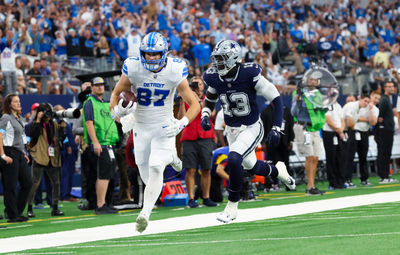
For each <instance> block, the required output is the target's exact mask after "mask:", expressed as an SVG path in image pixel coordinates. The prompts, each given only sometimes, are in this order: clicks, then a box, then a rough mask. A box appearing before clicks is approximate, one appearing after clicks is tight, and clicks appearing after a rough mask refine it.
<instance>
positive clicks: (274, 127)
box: [271, 126, 281, 133]
mask: <svg viewBox="0 0 400 255" xmlns="http://www.w3.org/2000/svg"><path fill="white" fill-rule="evenodd" d="M271 129H272V130H275V131H278V132H279V133H280V132H281V128H280V127H278V126H273V127H272V128H271Z"/></svg>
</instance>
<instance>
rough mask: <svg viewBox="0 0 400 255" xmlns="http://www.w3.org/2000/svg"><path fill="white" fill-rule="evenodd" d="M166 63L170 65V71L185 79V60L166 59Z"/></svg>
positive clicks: (186, 73) (187, 72)
mask: <svg viewBox="0 0 400 255" xmlns="http://www.w3.org/2000/svg"><path fill="white" fill-rule="evenodd" d="M168 61H169V62H170V63H172V67H173V68H172V71H173V72H174V73H176V74H177V76H179V77H187V76H188V74H189V71H188V67H187V65H186V62H185V60H183V59H181V58H178V57H168Z"/></svg>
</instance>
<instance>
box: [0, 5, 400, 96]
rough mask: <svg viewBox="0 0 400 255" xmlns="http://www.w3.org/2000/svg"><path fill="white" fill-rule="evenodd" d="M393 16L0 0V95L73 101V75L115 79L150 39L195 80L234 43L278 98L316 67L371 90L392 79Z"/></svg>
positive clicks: (356, 9)
mask: <svg viewBox="0 0 400 255" xmlns="http://www.w3.org/2000/svg"><path fill="white" fill-rule="evenodd" d="M399 6H400V3H399V2H398V1H384V0H382V1H353V0H340V1H322V2H321V1H311V0H303V1H298V0H292V1H279V0H269V1H258V0H253V1H244V0H241V1H240V0H232V1H224V0H220V1H196V0H192V1H189V0H181V1H169V0H149V1H140V0H133V1H128V0H121V1H115V0H113V1H111V0H103V1H90V0H88V1H81V0H66V1H53V0H48V1H45V0H38V1H26V0H25V1H17V0H14V1H9V0H8V1H7V0H6V1H4V3H3V4H2V5H0V37H1V38H2V39H1V47H0V49H1V52H2V55H1V70H2V76H1V82H2V92H3V95H5V94H7V92H15V91H17V92H18V93H19V94H25V93H45V94H47V93H51V94H75V93H77V92H78V91H79V83H78V84H73V83H72V82H71V80H73V75H72V74H73V73H76V72H84V71H86V72H93V71H106V70H112V69H115V68H116V69H118V67H119V66H120V65H121V63H122V62H123V61H124V59H126V58H127V57H129V56H135V55H136V56H137V55H138V54H139V46H140V41H141V38H142V36H143V35H144V34H146V33H148V32H150V31H160V32H162V33H163V34H164V36H165V37H166V38H167V40H168V42H169V47H170V51H171V52H170V54H172V55H174V56H179V57H181V58H184V59H186V60H187V62H188V63H189V64H190V69H189V71H190V72H191V74H193V75H199V74H200V73H201V71H203V70H204V69H205V68H206V67H207V66H208V65H209V63H210V61H209V56H210V52H211V50H212V48H213V47H214V45H215V44H216V43H217V42H218V41H219V40H221V39H232V40H236V41H238V42H239V44H240V45H241V47H242V55H243V58H244V59H245V60H246V61H256V62H258V63H259V64H260V65H261V66H262V67H263V68H264V74H265V75H266V76H267V78H269V79H270V80H271V81H272V82H273V83H274V84H276V85H278V86H279V88H280V91H281V92H284V93H286V92H290V91H292V90H293V86H291V85H295V80H293V79H291V77H294V76H295V75H296V74H301V73H303V72H304V70H306V69H307V68H309V66H310V63H311V62H315V61H322V62H324V63H325V64H326V65H327V66H329V67H330V68H331V69H332V70H333V71H335V75H337V76H339V77H340V76H344V75H346V74H350V75H353V76H354V77H355V76H356V75H359V74H368V75H365V79H364V80H363V81H360V82H361V83H364V84H366V83H372V84H371V85H370V86H371V87H372V88H371V90H374V89H375V87H376V86H375V85H374V82H376V81H380V79H382V77H383V76H387V75H394V76H395V78H398V74H397V70H398V69H399V68H400V56H399V44H398V41H399V39H400V37H399V25H398V24H399V14H400V11H399ZM278 64H279V65H278ZM71 73H72V74H71ZM369 76H371V77H369ZM14 83H17V87H15V85H14ZM364 84H363V85H364ZM357 89H358V87H357ZM9 90H11V91H9ZM357 92H360V91H359V90H358V91H357Z"/></svg>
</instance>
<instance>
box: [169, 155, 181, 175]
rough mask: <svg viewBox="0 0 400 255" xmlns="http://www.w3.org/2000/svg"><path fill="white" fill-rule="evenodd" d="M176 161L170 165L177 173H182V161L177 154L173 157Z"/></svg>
mask: <svg viewBox="0 0 400 255" xmlns="http://www.w3.org/2000/svg"><path fill="white" fill-rule="evenodd" d="M173 158H174V160H173V161H172V163H171V164H170V165H171V166H172V168H173V169H174V170H175V171H176V172H181V171H182V168H183V167H182V160H181V159H180V158H179V157H178V155H177V154H175V155H174V156H173Z"/></svg>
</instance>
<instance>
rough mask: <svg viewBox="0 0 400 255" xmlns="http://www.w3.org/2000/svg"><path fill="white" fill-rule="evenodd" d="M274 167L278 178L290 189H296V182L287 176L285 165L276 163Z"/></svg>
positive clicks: (279, 162)
mask: <svg viewBox="0 0 400 255" xmlns="http://www.w3.org/2000/svg"><path fill="white" fill-rule="evenodd" d="M275 167H276V168H277V169H278V178H279V179H280V180H281V181H282V182H283V183H284V184H285V185H286V186H287V187H288V188H289V189H290V190H295V189H296V181H295V180H294V179H293V178H292V176H290V175H289V173H288V172H287V169H286V165H285V163H283V162H282V161H278V163H276V165H275Z"/></svg>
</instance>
